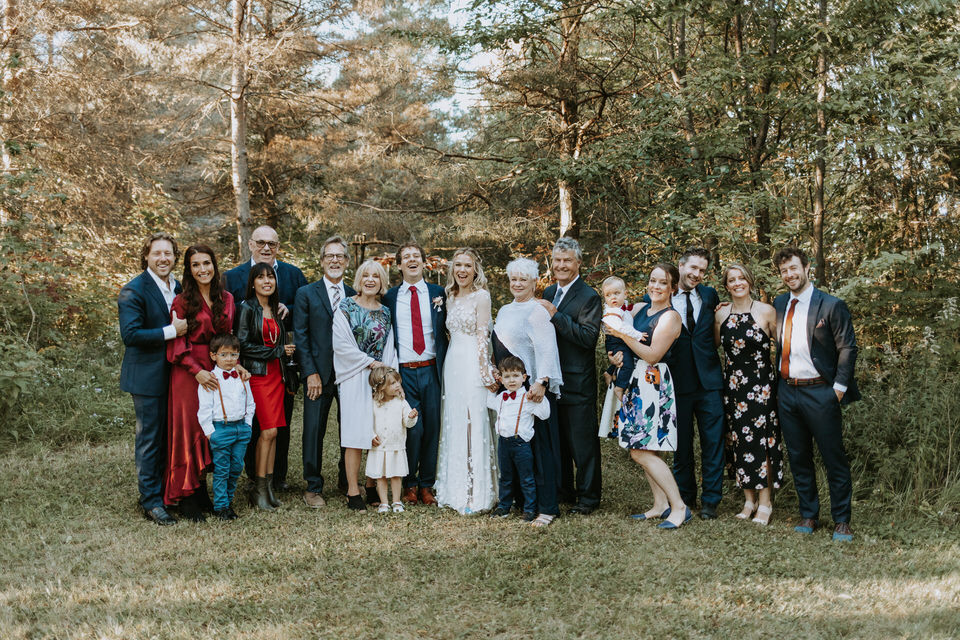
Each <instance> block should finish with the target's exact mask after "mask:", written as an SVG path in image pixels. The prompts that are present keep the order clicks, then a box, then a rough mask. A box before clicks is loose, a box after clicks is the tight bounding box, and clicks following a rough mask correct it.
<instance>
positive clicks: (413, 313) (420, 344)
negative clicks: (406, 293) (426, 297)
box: [410, 287, 427, 355]
mask: <svg viewBox="0 0 960 640" xmlns="http://www.w3.org/2000/svg"><path fill="white" fill-rule="evenodd" d="M410 321H411V322H412V323H413V350H414V351H416V352H417V355H420V354H421V353H423V351H424V350H425V349H426V348H427V344H426V342H424V340H423V320H422V319H421V318H420V296H418V295H417V288H416V287H410Z"/></svg>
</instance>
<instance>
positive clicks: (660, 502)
mask: <svg viewBox="0 0 960 640" xmlns="http://www.w3.org/2000/svg"><path fill="white" fill-rule="evenodd" d="M642 453H645V452H643V451H637V450H635V449H631V450H630V458H631V459H632V460H633V461H634V462H636V463H637V464H639V465H643V463H642V462H641V458H642V457H643V456H642V455H640V454H642ZM645 475H646V478H647V484H649V485H650V492H651V493H652V494H653V506H652V507H650V509H649V510H647V511H645V512H644V513H643V515H645V516H646V517H647V518H659V517H660V514H661V513H663V512H664V511H666V510H667V507H668V506H669V500H668V498H667V492H666V491H664V489H663V487H661V486H660V484H659V483H658V482H657V481H656V480H655V479H654V477H653V476H652V475H650V474H649V473H648V474H645Z"/></svg>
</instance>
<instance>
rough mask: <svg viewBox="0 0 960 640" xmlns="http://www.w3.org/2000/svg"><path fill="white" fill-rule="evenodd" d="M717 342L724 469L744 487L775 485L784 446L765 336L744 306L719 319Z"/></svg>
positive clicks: (777, 485) (780, 477) (779, 477)
mask: <svg viewBox="0 0 960 640" xmlns="http://www.w3.org/2000/svg"><path fill="white" fill-rule="evenodd" d="M720 344H721V345H723V353H724V366H723V380H724V385H723V408H724V412H725V413H726V418H727V421H726V427H727V437H726V453H727V470H728V472H729V473H730V475H731V476H732V477H733V478H734V479H735V480H736V483H737V486H738V487H741V488H743V489H756V490H759V489H766V488H767V487H769V486H772V487H773V488H775V489H779V488H780V485H781V483H782V481H783V451H782V450H781V448H780V423H779V422H778V421H777V402H776V399H775V398H774V397H773V391H774V389H775V388H776V387H775V383H776V374H775V372H774V369H773V364H772V363H771V360H770V346H771V340H770V337H769V336H768V335H767V334H766V333H764V331H763V329H761V328H760V325H758V324H757V322H756V320H754V318H753V314H752V313H750V312H749V311H748V312H747V313H731V314H730V315H729V317H727V319H726V320H725V321H724V322H723V324H721V325H720ZM767 460H769V461H770V475H771V476H772V477H769V478H768V477H767V468H766V467H767V465H766V464H765V462H766V461H767Z"/></svg>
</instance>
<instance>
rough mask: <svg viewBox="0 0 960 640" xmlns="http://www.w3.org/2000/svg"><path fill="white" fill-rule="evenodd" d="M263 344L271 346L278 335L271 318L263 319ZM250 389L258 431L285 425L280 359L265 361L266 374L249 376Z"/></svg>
mask: <svg viewBox="0 0 960 640" xmlns="http://www.w3.org/2000/svg"><path fill="white" fill-rule="evenodd" d="M261 330H262V333H263V344H264V346H266V347H272V346H275V345H276V344H277V339H278V338H279V337H280V327H279V326H277V321H276V320H274V319H272V318H264V319H263V327H261ZM250 390H251V391H252V392H253V401H254V402H255V403H256V404H257V409H256V413H257V422H258V423H259V424H260V431H267V430H268V429H276V428H277V427H285V426H287V417H286V415H284V413H283V395H284V394H285V393H286V392H287V390H286V388H285V387H284V386H283V373H282V372H281V371H280V359H279V358H274V359H273V360H271V361H270V362H268V363H267V375H265V376H251V377H250Z"/></svg>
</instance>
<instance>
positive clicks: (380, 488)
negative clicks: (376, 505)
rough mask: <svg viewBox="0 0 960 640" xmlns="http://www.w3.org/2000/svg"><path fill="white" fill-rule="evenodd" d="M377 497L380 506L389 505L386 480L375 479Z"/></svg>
mask: <svg viewBox="0 0 960 640" xmlns="http://www.w3.org/2000/svg"><path fill="white" fill-rule="evenodd" d="M368 479H369V478H368ZM377 495H378V496H380V504H390V503H389V502H388V501H387V479H386V478H377Z"/></svg>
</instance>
